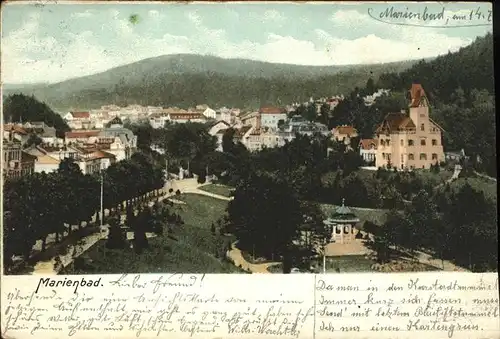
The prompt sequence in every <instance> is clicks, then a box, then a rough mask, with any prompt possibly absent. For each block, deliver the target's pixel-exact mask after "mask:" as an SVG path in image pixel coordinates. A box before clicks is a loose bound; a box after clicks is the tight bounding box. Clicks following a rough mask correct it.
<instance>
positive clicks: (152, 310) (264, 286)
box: [1, 273, 500, 339]
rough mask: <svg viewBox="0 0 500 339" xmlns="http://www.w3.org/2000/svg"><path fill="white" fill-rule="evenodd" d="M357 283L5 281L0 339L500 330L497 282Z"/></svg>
mask: <svg viewBox="0 0 500 339" xmlns="http://www.w3.org/2000/svg"><path fill="white" fill-rule="evenodd" d="M359 277H360V275H350V274H334V275H251V276H249V275H190V274H164V275H121V276H120V275H107V276H99V277H94V278H93V279H92V278H91V277H90V276H85V277H83V276H72V277H69V278H68V277H63V276H54V277H50V279H49V278H48V277H42V278H41V277H40V276H24V277H21V276H8V277H3V281H2V317H1V318H2V335H3V336H4V337H13V338H27V337H32V336H46V337H50V338H66V337H74V338H87V337H89V338H90V337H95V336H99V337H105V338H117V337H124V338H134V337H136V338H152V337H171V336H175V338H195V337H196V338H207V337H209V338H215V337H217V338H229V337H231V338H232V337H238V338H240V337H246V338H274V337H283V338H325V339H326V338H333V337H335V338H344V337H345V338H353V337H359V338H365V337H370V338H372V337H380V338H382V337H398V338H399V337H408V336H415V335H425V336H426V338H428V337H436V338H445V337H448V338H460V337H464V338H466V337H476V335H477V333H481V337H482V338H488V335H489V334H491V335H493V334H494V335H496V336H497V335H498V332H499V330H500V329H499V327H500V326H499V302H498V279H497V276H496V274H491V275H490V274H483V275H475V274H466V275H463V274H462V275H461V274H455V273H450V274H443V273H439V274H407V275H400V274H394V275H387V274H385V275H384V274H376V275H373V274H370V275H364V277H366V278H364V279H360V278H359ZM70 278H71V281H82V279H86V280H87V281H97V279H100V283H99V284H92V283H87V284H83V283H79V287H78V289H76V290H75V288H74V287H73V284H72V283H69V282H68V281H70ZM40 279H44V280H42V281H43V283H42V284H40V281H41V280H40ZM47 279H48V280H47ZM65 279H66V280H65ZM52 280H53V281H54V283H52ZM21 281H22V283H21ZM57 281H66V282H65V283H61V284H59V285H57ZM56 286H57V287H56ZM37 289H38V291H37ZM474 333H476V335H475V334H474ZM492 338H493V336H492Z"/></svg>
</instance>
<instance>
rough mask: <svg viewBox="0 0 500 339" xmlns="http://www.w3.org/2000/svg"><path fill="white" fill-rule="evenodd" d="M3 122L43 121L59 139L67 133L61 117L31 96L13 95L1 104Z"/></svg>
mask: <svg viewBox="0 0 500 339" xmlns="http://www.w3.org/2000/svg"><path fill="white" fill-rule="evenodd" d="M3 120H4V122H27V121H32V122H33V121H43V122H45V123H46V124H47V125H48V126H51V127H55V129H56V133H57V135H58V136H59V137H62V136H63V135H64V132H66V131H69V130H70V129H69V127H68V125H67V124H66V122H64V120H63V119H62V117H61V116H60V115H59V114H57V113H55V112H54V111H53V110H52V109H51V108H50V107H49V106H47V104H45V103H43V102H40V101H38V100H37V99H36V98H35V97H33V96H26V95H23V94H14V95H10V96H8V97H7V98H6V99H5V101H4V103H3Z"/></svg>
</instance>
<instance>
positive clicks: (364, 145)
mask: <svg viewBox="0 0 500 339" xmlns="http://www.w3.org/2000/svg"><path fill="white" fill-rule="evenodd" d="M372 145H373V146H374V147H375V148H377V145H378V141H377V139H361V140H360V141H359V146H360V147H361V149H365V150H368V149H370V148H371V146H372Z"/></svg>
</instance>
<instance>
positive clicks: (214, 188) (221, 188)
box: [200, 184, 232, 197]
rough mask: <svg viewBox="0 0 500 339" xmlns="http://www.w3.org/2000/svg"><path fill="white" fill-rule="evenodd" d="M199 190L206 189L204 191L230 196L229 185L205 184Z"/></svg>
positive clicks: (230, 189)
mask: <svg viewBox="0 0 500 339" xmlns="http://www.w3.org/2000/svg"><path fill="white" fill-rule="evenodd" d="M200 190H203V191H206V192H210V193H214V194H218V195H222V196H225V197H230V196H231V192H232V188H231V187H229V186H226V185H219V184H208V185H205V186H201V187H200Z"/></svg>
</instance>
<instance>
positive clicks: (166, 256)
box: [64, 194, 243, 274]
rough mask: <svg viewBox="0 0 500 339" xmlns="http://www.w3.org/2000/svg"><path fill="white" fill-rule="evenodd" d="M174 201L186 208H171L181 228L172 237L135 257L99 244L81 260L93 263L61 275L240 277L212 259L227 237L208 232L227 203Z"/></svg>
mask: <svg viewBox="0 0 500 339" xmlns="http://www.w3.org/2000/svg"><path fill="white" fill-rule="evenodd" d="M176 199H177V200H181V201H184V202H186V205H181V204H174V206H173V207H172V211H173V212H175V213H178V214H179V215H181V217H182V220H183V221H184V224H183V225H180V226H174V227H173V234H172V235H169V236H167V235H166V234H164V235H163V236H159V237H155V238H150V239H148V242H149V249H148V250H145V251H144V252H143V253H142V254H140V255H139V254H136V253H135V252H134V250H133V249H130V248H126V249H124V250H109V249H106V248H105V241H104V240H102V241H100V242H98V243H97V244H96V245H95V246H93V247H92V249H91V250H89V251H88V252H87V253H85V254H84V258H86V259H92V263H91V264H90V265H88V266H89V267H86V268H85V269H84V270H75V269H74V268H73V267H72V265H71V266H70V267H68V268H67V269H66V270H65V271H64V274H104V273H165V272H175V273H243V271H241V270H240V269H238V268H237V267H235V266H234V265H232V264H231V263H229V262H226V261H225V260H223V259H218V258H216V257H215V254H216V250H217V249H218V246H221V244H223V243H224V241H231V240H232V239H229V238H228V237H223V236H220V235H213V234H212V233H211V231H210V226H211V224H212V222H215V221H216V220H217V219H218V218H219V217H220V216H221V215H222V214H223V213H224V211H225V208H226V206H227V201H222V200H218V199H214V198H210V197H206V196H202V195H197V194H183V195H180V196H178V197H176Z"/></svg>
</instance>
